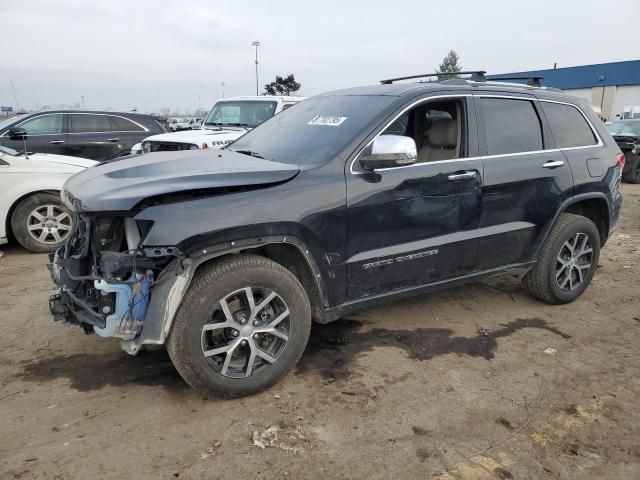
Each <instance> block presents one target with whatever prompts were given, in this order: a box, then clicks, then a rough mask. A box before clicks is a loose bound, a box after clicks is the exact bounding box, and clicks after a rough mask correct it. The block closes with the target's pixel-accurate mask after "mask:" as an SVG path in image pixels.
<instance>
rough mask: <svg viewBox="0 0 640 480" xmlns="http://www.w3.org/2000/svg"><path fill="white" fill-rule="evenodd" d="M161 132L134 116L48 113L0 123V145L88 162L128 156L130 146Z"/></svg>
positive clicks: (145, 117)
mask: <svg viewBox="0 0 640 480" xmlns="http://www.w3.org/2000/svg"><path fill="white" fill-rule="evenodd" d="M164 131H165V129H164V128H163V127H162V126H161V125H160V124H159V123H158V122H157V121H156V120H155V119H154V118H153V117H152V116H151V115H143V114H138V113H118V112H98V111H85V110H82V111H79V110H51V111H46V112H39V113H31V114H28V115H24V116H20V117H14V118H12V119H10V120H7V121H4V122H2V123H0V145H4V146H5V147H9V148H12V149H14V150H17V151H23V150H24V149H25V146H26V149H27V151H29V152H37V153H55V154H58V155H69V156H72V157H82V158H88V159H91V160H110V159H113V158H116V157H121V156H123V155H128V154H129V152H130V150H131V147H132V146H133V145H135V144H136V143H139V142H141V141H142V140H143V139H145V138H147V137H148V136H149V135H155V134H157V133H162V132H164Z"/></svg>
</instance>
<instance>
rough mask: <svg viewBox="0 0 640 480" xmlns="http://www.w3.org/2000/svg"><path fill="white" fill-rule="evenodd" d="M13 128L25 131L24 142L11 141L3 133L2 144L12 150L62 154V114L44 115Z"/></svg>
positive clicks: (6, 134) (63, 139)
mask: <svg viewBox="0 0 640 480" xmlns="http://www.w3.org/2000/svg"><path fill="white" fill-rule="evenodd" d="M14 128H23V129H24V130H26V131H27V138H26V139H25V140H19V139H12V138H11V137H9V134H8V133H7V132H5V133H4V134H3V135H2V144H3V145H4V146H6V147H9V148H13V149H14V150H18V151H23V150H24V149H25V146H26V149H27V151H28V152H35V153H56V154H63V153H64V150H65V146H66V140H67V135H66V133H64V115H63V114H62V113H44V114H42V115H37V116H35V117H32V118H29V119H27V120H25V121H24V122H21V123H18V124H16V125H15V127H14Z"/></svg>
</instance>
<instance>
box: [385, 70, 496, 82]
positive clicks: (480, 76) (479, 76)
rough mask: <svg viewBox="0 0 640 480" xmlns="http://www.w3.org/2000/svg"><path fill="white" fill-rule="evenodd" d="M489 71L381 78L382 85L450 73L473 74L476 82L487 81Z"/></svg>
mask: <svg viewBox="0 0 640 480" xmlns="http://www.w3.org/2000/svg"><path fill="white" fill-rule="evenodd" d="M485 73H487V72H485V71H484V70H470V71H468V72H436V73H423V74H421V75H409V76H408V77H398V78H388V79H386V80H380V83H381V84H382V85H391V84H392V83H393V82H397V81H398V80H412V79H414V78H424V77H440V76H450V75H471V80H472V81H474V82H486V81H487V80H486V78H485V76H484V74H485Z"/></svg>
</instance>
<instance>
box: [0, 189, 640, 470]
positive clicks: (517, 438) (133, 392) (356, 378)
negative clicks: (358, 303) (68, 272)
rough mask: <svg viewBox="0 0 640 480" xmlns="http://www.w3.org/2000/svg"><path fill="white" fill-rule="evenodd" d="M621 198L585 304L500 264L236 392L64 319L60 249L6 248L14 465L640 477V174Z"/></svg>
mask: <svg viewBox="0 0 640 480" xmlns="http://www.w3.org/2000/svg"><path fill="white" fill-rule="evenodd" d="M623 193H624V195H625V202H624V211H623V214H622V218H621V219H620V221H619V223H618V227H617V230H616V231H615V233H614V234H613V236H612V238H611V239H610V241H609V243H608V244H607V245H606V246H605V248H604V250H603V252H602V255H601V259H600V269H599V271H598V273H597V274H596V276H595V279H594V281H593V283H592V284H591V286H590V287H589V289H588V290H587V291H586V293H585V294H584V295H583V296H582V297H581V298H580V299H579V300H578V301H577V302H575V303H573V304H571V305H565V306H555V307H554V306H549V305H546V304H543V303H540V302H539V301H536V300H534V299H532V298H530V297H529V296H527V295H526V294H525V293H524V292H523V291H522V290H521V289H520V287H519V283H518V281H517V279H515V278H512V277H501V278H494V279H490V280H487V281H483V282H481V283H475V284H471V285H466V286H462V287H459V288H454V289H449V290H443V291H440V292H436V293H433V294H430V295H424V296H421V297H417V298H414V299H411V300H403V301H399V302H395V303H392V304H388V305H386V306H384V307H380V308H375V309H369V310H365V311H362V312H359V313H357V314H354V315H351V316H349V318H347V319H344V320H342V321H339V322H336V323H333V324H330V325H327V326H319V327H314V330H313V331H312V338H311V341H310V344H309V347H308V349H307V352H306V353H305V355H304V356H303V359H302V361H301V363H300V365H299V367H298V368H297V370H296V371H295V372H294V373H292V374H290V375H289V376H288V377H287V378H286V379H285V380H284V381H282V382H281V383H280V384H278V385H276V386H275V387H273V388H271V389H270V390H268V391H266V392H264V393H261V394H258V395H254V396H252V397H248V398H243V399H237V400H215V399H213V400H212V399H206V398H202V396H201V395H198V394H197V393H195V392H194V391H192V390H191V389H190V388H189V387H188V386H187V385H185V383H184V382H183V381H182V380H181V379H180V377H179V376H178V374H177V373H176V371H175V370H174V368H173V367H172V365H171V362H170V360H169V357H168V356H167V354H166V353H165V351H164V350H163V349H157V350H153V351H146V352H143V353H142V354H140V355H139V356H138V357H130V356H127V355H126V354H125V353H124V352H122V351H121V350H120V347H119V345H118V343H117V341H114V340H111V339H101V338H98V337H97V336H95V335H91V336H86V335H85V334H84V333H83V332H82V330H81V329H79V328H77V327H66V326H64V325H62V324H59V323H54V322H53V321H52V320H51V316H50V315H49V312H48V306H47V299H48V297H49V295H50V294H51V293H52V292H53V284H52V282H51V280H50V279H49V274H48V271H47V269H46V268H45V264H46V261H47V259H46V256H45V255H33V254H29V253H27V252H25V251H24V250H21V249H19V248H18V247H15V246H3V247H0V252H2V253H3V254H4V255H3V256H2V258H0V312H1V313H0V315H1V317H0V318H1V320H0V325H1V328H2V333H1V334H0V422H1V423H0V478H2V479H14V478H16V479H17V478H20V479H68V478H74V479H75V478H78V479H112V478H113V479H122V478H132V479H147V478H151V479H154V480H157V479H164V478H166V479H170V478H180V479H196V478H197V479H201V478H206V479H217V478H219V479H226V478H236V479H244V478H260V479H264V480H268V479H272V478H287V477H288V478H294V479H300V478H349V479H360V478H367V479H371V478H434V479H440V480H445V479H489V478H499V479H511V478H514V479H544V478H550V479H555V478H563V479H564V478H575V479H605V478H607V479H608V478H611V479H634V478H640V409H638V408H637V403H638V398H639V397H640V355H638V347H639V345H640V337H639V333H640V308H639V307H640V292H639V287H640V262H639V261H638V260H639V253H638V252H639V250H640V237H639V232H640V186H638V185H624V186H623ZM548 348H552V349H556V350H557V351H556V352H555V353H545V349H548ZM254 443H256V444H258V445H262V446H264V447H265V448H261V447H260V446H256V445H254Z"/></svg>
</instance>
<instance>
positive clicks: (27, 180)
mask: <svg viewBox="0 0 640 480" xmlns="http://www.w3.org/2000/svg"><path fill="white" fill-rule="evenodd" d="M97 164H98V162H96V161H93V160H86V159H84V158H77V157H67V156H63V155H52V154H48V153H30V154H27V155H25V154H24V153H19V152H16V151H15V150H12V149H10V148H7V147H3V146H0V244H2V243H7V241H8V239H7V237H8V235H9V233H11V234H12V236H13V237H14V238H15V239H16V240H17V241H18V242H19V243H20V244H21V245H22V246H23V247H24V248H26V249H27V250H30V251H32V252H52V251H54V250H56V249H57V248H59V247H60V246H62V245H63V244H64V242H65V240H66V239H67V237H68V236H69V234H70V233H71V232H72V230H73V221H74V220H73V217H72V215H71V212H69V209H68V208H67V207H66V206H65V205H64V204H63V203H62V201H61V200H60V191H61V189H62V185H63V184H64V182H65V181H66V180H67V179H68V178H69V177H70V176H72V175H73V174H75V173H78V172H80V171H82V170H84V169H85V168H87V167H91V166H93V165H97Z"/></svg>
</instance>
